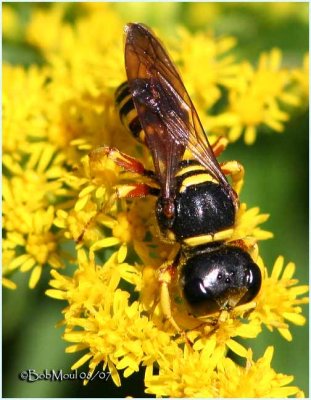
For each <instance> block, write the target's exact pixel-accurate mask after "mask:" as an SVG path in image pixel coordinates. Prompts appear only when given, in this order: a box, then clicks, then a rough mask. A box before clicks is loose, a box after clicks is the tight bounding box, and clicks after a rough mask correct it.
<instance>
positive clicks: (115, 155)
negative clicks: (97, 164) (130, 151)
mask: <svg viewBox="0 0 311 400" xmlns="http://www.w3.org/2000/svg"><path fill="white" fill-rule="evenodd" d="M89 157H90V162H92V161H93V160H97V159H100V158H103V157H108V158H109V159H110V160H112V161H113V162H114V163H115V164H117V165H119V167H122V168H124V169H125V170H126V171H129V172H134V173H136V174H139V175H142V176H146V177H149V178H152V179H155V176H154V172H153V171H150V170H147V169H145V167H144V166H143V164H142V163H141V162H140V161H138V160H136V159H135V158H134V157H130V156H128V155H127V154H125V153H122V152H121V151H119V150H118V149H116V148H115V147H108V146H101V147H98V148H97V149H95V150H93V151H91V152H90V154H89Z"/></svg>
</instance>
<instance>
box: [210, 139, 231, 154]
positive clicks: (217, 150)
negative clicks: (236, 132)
mask: <svg viewBox="0 0 311 400" xmlns="http://www.w3.org/2000/svg"><path fill="white" fill-rule="evenodd" d="M228 143H229V140H228V139H227V138H225V137H224V136H220V137H219V138H218V139H217V140H216V142H215V143H214V144H213V145H212V150H213V153H214V154H215V157H218V156H219V155H220V154H221V153H222V152H223V151H224V150H225V149H226V147H227V145H228Z"/></svg>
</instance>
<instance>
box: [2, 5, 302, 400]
mask: <svg viewBox="0 0 311 400" xmlns="http://www.w3.org/2000/svg"><path fill="white" fill-rule="evenodd" d="M79 7H80V8H81V10H80V11H83V12H81V16H80V17H79V18H77V19H76V20H75V22H74V24H71V23H69V22H68V20H66V18H65V17H66V5H65V4H62V3H55V4H52V5H51V7H50V8H49V9H46V10H45V9H38V10H36V9H35V10H34V12H33V13H32V15H31V18H30V21H29V22H28V24H27V26H26V27H25V32H24V33H23V34H24V35H25V40H26V42H27V43H29V44H31V45H33V46H36V47H37V48H38V49H40V51H41V53H42V54H43V56H44V58H45V60H46V63H45V64H44V67H38V66H30V67H29V68H28V69H25V68H23V67H20V66H12V65H4V66H3V170H4V177H3V227H4V239H3V262H4V266H3V275H4V277H3V284H4V285H5V286H6V287H8V288H11V289H12V288H15V287H16V285H15V283H14V273H17V271H20V272H24V273H25V272H28V273H29V274H30V275H29V287H30V288H34V287H35V286H36V284H37V283H38V281H39V279H40V275H41V272H42V270H43V268H52V270H51V274H52V280H51V282H50V284H51V288H50V289H49V290H47V294H48V295H49V296H51V297H53V298H55V299H60V300H64V301H65V302H66V308H65V309H64V311H63V315H64V318H63V324H64V325H65V333H64V339H65V340H66V341H68V342H69V343H71V344H70V345H69V346H68V348H67V352H69V353H73V352H80V354H81V355H80V356H79V359H78V360H77V362H76V363H75V364H74V365H73V366H72V368H73V369H75V368H78V367H80V366H81V365H82V364H84V363H88V366H89V369H90V371H91V372H94V371H95V369H96V368H97V367H100V368H103V369H108V370H109V371H110V372H111V376H112V378H113V381H114V382H115V384H116V385H120V384H121V379H120V374H122V375H123V376H124V377H128V376H130V375H131V374H133V373H134V372H137V371H138V370H139V369H140V368H141V367H146V372H145V385H146V393H150V394H154V395H156V396H159V397H162V396H169V397H287V396H293V395H296V396H303V393H302V392H301V391H300V390H299V389H298V388H297V387H295V386H289V383H290V382H291V381H292V380H293V377H291V376H286V375H282V374H280V373H277V372H275V371H274V370H273V369H272V367H271V360H272V355H273V349H272V348H271V347H269V348H267V350H266V351H265V353H264V354H263V356H262V357H261V358H259V359H258V360H254V359H253V356H252V351H251V350H250V349H247V348H245V347H244V346H242V345H241V344H240V343H239V338H255V337H257V336H258V335H259V334H260V332H261V329H262V326H263V325H264V326H266V327H267V328H268V329H270V330H272V329H277V330H278V331H279V332H280V334H281V335H282V336H284V338H285V339H287V340H291V332H290V325H289V323H293V324H296V325H303V324H304V323H305V319H304V317H303V316H302V314H301V312H302V310H301V305H302V304H305V303H307V298H306V297H300V296H301V295H303V294H305V293H306V292H307V290H308V288H307V286H299V285H298V282H297V280H295V279H294V278H293V275H294V270H295V266H294V264H293V263H288V264H285V263H284V260H283V258H282V257H279V258H277V260H276V262H275V264H274V266H273V269H272V273H271V274H269V273H268V271H267V268H266V266H265V264H264V262H263V260H262V259H261V258H260V256H259V255H258V254H257V253H256V250H254V254H253V256H254V257H257V263H258V264H259V266H260V268H261V270H262V275H263V285H262V289H261V291H260V293H259V295H258V297H257V298H256V299H255V302H252V303H251V304H248V305H246V306H241V307H237V308H236V309H235V310H233V311H232V312H230V313H228V314H227V315H226V316H225V318H223V320H222V321H220V322H219V323H218V325H216V327H215V324H214V322H215V321H214V320H208V319H207V321H206V323H203V324H202V323H200V324H199V325H198V321H197V320H196V319H195V318H193V317H191V316H189V315H188V314H187V313H186V312H185V310H184V307H183V304H180V302H178V301H176V302H174V301H173V304H172V305H173V313H174V317H175V319H176V321H177V322H178V324H180V326H181V327H183V328H184V329H185V330H186V331H187V336H179V335H176V332H175V330H174V329H173V327H172V326H170V324H169V323H168V322H167V321H165V320H164V319H163V315H162V312H161V308H160V307H159V282H158V278H157V273H158V272H157V271H158V268H159V266H160V265H161V264H162V263H163V262H165V261H166V260H167V259H168V257H169V254H170V253H171V251H172V245H170V244H167V243H163V242H162V241H161V240H160V238H159V235H158V233H157V228H156V222H155V217H154V214H153V209H154V200H153V199H151V198H146V199H136V200H125V199H117V198H116V196H115V192H116V187H118V188H122V185H123V184H125V183H126V184H129V183H131V182H136V181H137V176H135V175H134V174H132V173H129V172H126V171H123V170H122V169H121V168H120V167H118V166H117V165H115V164H114V163H113V162H112V161H111V160H109V159H107V158H105V157H96V156H95V157H94V156H93V157H92V158H90V157H89V156H88V153H89V152H90V150H92V149H96V148H97V147H98V146H100V145H103V144H105V145H108V146H115V147H117V148H119V149H120V150H121V151H123V152H125V153H127V154H130V155H131V156H137V157H139V159H140V160H141V161H144V163H145V164H146V165H147V166H148V167H149V168H150V167H151V159H150V155H149V153H148V150H147V149H145V148H142V147H141V146H139V145H138V144H137V143H136V142H135V141H134V140H133V139H132V138H131V137H130V135H129V134H128V133H127V132H126V130H125V128H124V127H123V126H122V125H121V123H120V121H119V117H118V112H117V110H116V108H115V105H114V91H115V89H116V87H117V86H118V85H119V84H120V83H122V82H123V81H124V80H125V71H124V62H123V46H122V40H123V38H122V30H123V25H124V21H122V20H121V19H120V18H119V17H118V15H117V14H115V12H114V11H113V10H112V9H111V8H110V7H109V5H107V4H104V3H102V4H100V5H99V4H97V5H96V4H95V3H94V4H92V3H90V4H81V5H80V6H79ZM3 15H4V19H3V22H4V35H7V36H8V37H14V32H16V26H17V25H18V17H17V15H15V14H14V11H13V10H12V9H11V8H8V7H5V6H4V8H3ZM178 35H179V38H178V41H171V43H170V46H169V49H170V50H171V52H172V55H173V57H174V59H175V60H176V63H177V65H179V66H180V71H181V75H182V76H183V78H184V81H185V85H186V87H187V88H188V89H189V93H190V95H191V97H192V98H193V101H194V103H195V104H196V106H197V110H198V113H199V115H200V116H201V117H202V121H203V123H204V126H205V127H206V128H207V129H208V130H209V132H210V133H211V134H210V136H209V137H210V140H211V142H213V141H214V140H215V139H216V138H217V137H218V136H219V135H222V136H225V137H227V139H228V141H229V142H230V141H235V140H237V139H238V138H239V137H240V136H241V135H244V140H245V142H246V143H247V144H251V143H253V142H254V141H255V139H256V135H257V134H258V131H259V128H260V127H261V126H262V125H266V126H268V127H269V128H270V129H271V131H274V132H281V131H282V130H283V129H284V124H285V122H286V121H287V120H288V119H289V118H290V114H289V112H288V110H291V109H290V108H288V107H287V108H286V109H285V105H286V106H291V107H292V109H294V108H295V107H298V106H301V105H302V104H303V103H304V102H305V101H306V97H307V94H308V90H307V88H308V86H307V84H306V79H307V77H308V58H307V56H306V57H305V59H304V63H303V67H302V68H296V69H295V70H288V69H285V68H283V67H282V54H281V51H280V50H278V49H272V50H271V51H270V52H267V53H264V54H261V55H260V56H259V60H258V63H257V65H256V66H253V65H251V64H250V63H249V62H248V61H243V62H238V61H237V60H236V59H235V57H234V46H235V40H234V38H229V37H227V38H222V39H219V38H215V37H213V36H211V35H208V34H206V33H196V34H191V33H189V32H188V31H187V30H186V29H185V28H180V29H179V30H178ZM202 59H204V63H202ZM220 87H221V88H222V89H223V90H225V92H226V96H227V102H226V104H225V105H224V106H223V109H222V110H221V111H220V112H218V113H217V115H213V114H212V113H209V110H210V109H212V107H213V106H214V105H215V103H216V102H219V100H220V99H221V96H222V95H223V94H222V91H221V90H220ZM120 190H121V189H120ZM267 218H268V215H266V214H261V213H260V211H259V209H258V208H257V207H254V208H247V206H246V204H244V203H242V204H241V206H240V209H239V212H238V216H237V221H236V225H235V227H234V232H233V236H232V238H233V239H244V238H248V239H249V240H250V241H253V242H254V243H255V242H256V241H260V240H265V239H269V238H271V237H272V234H271V233H270V232H267V231H265V230H263V229H262V228H261V227H260V226H259V225H261V224H262V223H263V222H265V220H266V219H267ZM68 243H74V244H75V247H74V250H73V251H72V252H69V251H68V246H67V245H68ZM69 263H71V264H75V265H76V270H75V272H74V274H73V275H72V276H67V275H66V273H65V272H64V273H63V272H62V271H61V268H64V267H66V265H68V264H69ZM172 296H173V294H172ZM242 317H243V318H242ZM189 341H191V343H192V344H191V345H190V344H189ZM229 349H230V350H231V351H233V352H234V353H236V354H238V355H239V356H241V357H242V358H244V361H243V362H242V364H241V365H237V364H236V363H235V362H233V361H232V360H231V359H230V358H229V357H228V350H229ZM258 382H260V385H258Z"/></svg>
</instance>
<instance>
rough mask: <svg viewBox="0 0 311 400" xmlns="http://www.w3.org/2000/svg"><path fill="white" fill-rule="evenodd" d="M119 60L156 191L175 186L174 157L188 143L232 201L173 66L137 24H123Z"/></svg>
mask: <svg viewBox="0 0 311 400" xmlns="http://www.w3.org/2000/svg"><path fill="white" fill-rule="evenodd" d="M125 66H126V71H127V76H128V83H129V86H130V90H131V93H132V96H133V101H134V104H135V107H136V109H137V112H138V116H139V119H140V122H141V124H142V127H143V129H144V131H145V134H146V144H147V145H148V147H149V149H150V151H151V154H152V157H153V161H154V165H155V170H156V173H157V175H158V178H159V182H160V185H161V188H162V190H163V193H162V195H163V196H164V197H167V198H168V197H169V196H170V194H171V193H172V191H173V190H174V189H175V178H174V176H175V173H176V171H177V168H178V163H179V161H180V159H181V158H182V156H183V153H184V151H185V149H186V148H188V149H189V150H190V151H191V152H192V154H193V156H194V157H195V158H196V159H197V161H198V162H199V163H200V164H202V165H203V166H204V167H205V168H206V169H207V170H208V172H209V173H210V174H211V175H212V176H213V177H214V178H215V179H216V180H217V181H218V182H219V183H220V184H222V185H223V186H224V187H225V188H226V189H227V191H228V194H229V195H230V196H231V197H232V198H233V200H234V201H235V200H236V196H235V193H234V191H233V189H232V188H231V186H230V185H229V183H228V182H227V180H226V178H225V176H224V174H223V172H222V171H221V169H220V166H219V164H218V161H217V159H216V158H215V156H214V153H213V151H212V148H211V146H210V144H209V142H208V139H207V137H206V135H205V132H204V129H203V127H202V124H201V122H200V120H199V117H198V115H197V112H196V110H195V108H194V106H193V103H192V101H191V99H190V97H189V95H188V93H187V91H186V88H185V86H184V84H183V83H182V80H181V78H180V76H179V74H178V72H177V70H176V68H175V67H174V65H173V63H172V62H171V60H170V58H169V56H168V54H167V53H166V51H165V50H164V48H163V46H162V45H161V43H160V42H159V40H158V39H156V37H155V36H154V35H153V33H152V32H151V31H150V30H149V29H148V28H146V27H145V26H144V25H142V24H128V25H127V26H126V42H125Z"/></svg>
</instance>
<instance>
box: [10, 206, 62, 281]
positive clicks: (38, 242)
mask: <svg viewBox="0 0 311 400" xmlns="http://www.w3.org/2000/svg"><path fill="white" fill-rule="evenodd" d="M16 211H17V212H18V211H19V212H20V214H19V216H20V221H21V222H22V225H21V230H18V229H15V230H12V231H8V232H7V234H6V238H5V239H4V241H3V249H4V251H12V250H14V251H15V254H16V255H15V258H12V259H11V260H10V262H9V263H8V265H7V272H12V271H13V270H15V269H17V268H18V269H20V271H21V272H27V271H29V270H32V272H31V276H30V279H29V287H30V288H31V289H33V288H34V287H35V286H36V284H37V283H38V280H39V279H40V276H41V273H42V268H43V267H44V266H45V265H50V266H52V267H54V268H59V267H60V266H61V265H62V261H61V254H60V252H59V249H58V241H57V237H56V236H55V235H54V234H53V233H52V232H51V231H50V229H51V226H52V223H53V219H54V209H53V207H52V206H50V207H49V208H48V209H47V211H43V210H37V211H35V212H34V213H33V214H29V212H27V211H28V210H23V209H19V210H16ZM21 249H23V254H21V255H18V254H19V253H20V251H21Z"/></svg>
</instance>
